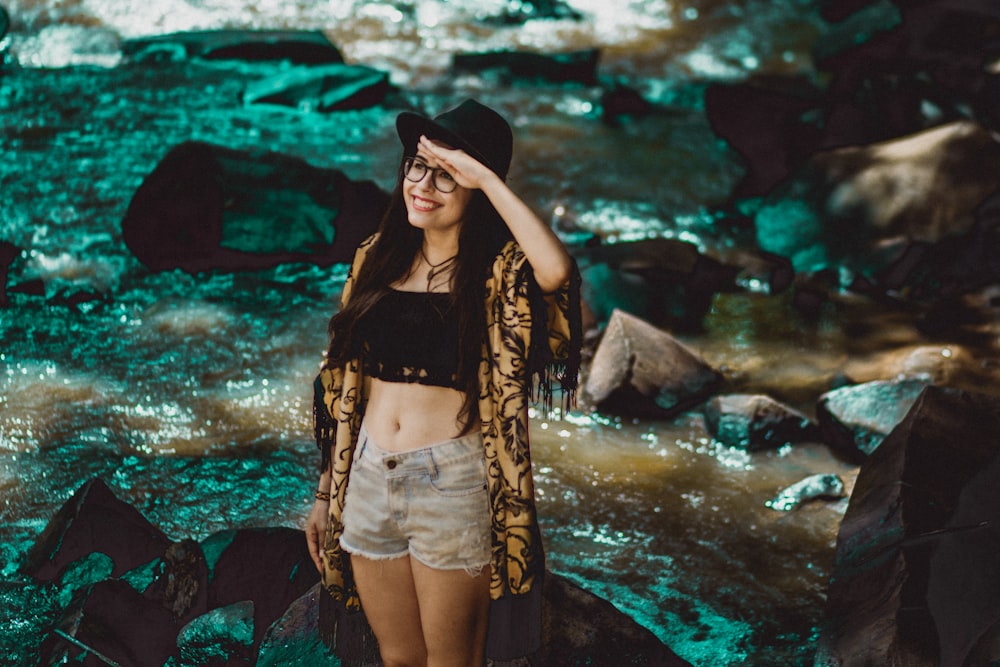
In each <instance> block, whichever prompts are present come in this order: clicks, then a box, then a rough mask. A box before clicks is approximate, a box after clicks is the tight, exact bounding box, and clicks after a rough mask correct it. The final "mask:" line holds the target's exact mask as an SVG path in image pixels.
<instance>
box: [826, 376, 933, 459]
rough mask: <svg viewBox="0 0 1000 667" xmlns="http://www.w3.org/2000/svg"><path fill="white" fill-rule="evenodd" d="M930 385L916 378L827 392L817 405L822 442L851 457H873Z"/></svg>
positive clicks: (876, 382) (854, 386)
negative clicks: (873, 453)
mask: <svg viewBox="0 0 1000 667" xmlns="http://www.w3.org/2000/svg"><path fill="white" fill-rule="evenodd" d="M928 384H929V382H928V380H926V379H917V378H910V379H902V380H877V381H874V382H865V383H863V384H856V385H852V386H848V387H840V388H838V389H833V390H831V391H828V392H826V393H825V394H823V395H822V396H820V398H819V402H818V403H817V405H816V419H817V421H818V423H819V428H820V431H821V432H822V434H823V441H824V442H826V443H827V444H828V445H830V447H831V448H833V449H835V450H836V451H838V452H840V453H841V454H843V455H844V456H846V457H847V458H848V459H850V460H854V461H860V460H863V459H864V458H865V457H868V456H871V454H872V452H874V451H875V450H876V449H877V448H878V446H879V445H880V444H882V441H883V440H884V439H885V437H886V436H887V435H889V433H890V432H891V431H892V430H893V429H894V428H896V426H897V425H899V423H900V422H901V421H903V418H904V417H905V416H906V413H907V412H909V410H910V408H911V407H912V406H913V404H914V403H915V402H916V400H917V397H918V396H919V395H920V393H921V392H922V391H923V390H924V388H925V387H926V386H927V385H928Z"/></svg>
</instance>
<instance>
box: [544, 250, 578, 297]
mask: <svg viewBox="0 0 1000 667" xmlns="http://www.w3.org/2000/svg"><path fill="white" fill-rule="evenodd" d="M534 271H535V282H537V283H538V286H539V287H540V288H541V290H542V292H544V293H546V294H548V293H550V292H555V291H556V290H558V289H559V288H560V287H562V286H563V285H565V284H566V281H567V280H569V277H570V274H571V273H572V271H573V260H571V259H570V258H569V256H568V255H567V256H564V257H562V258H560V259H559V260H557V261H553V262H549V263H548V265H547V266H544V267H535V269H534Z"/></svg>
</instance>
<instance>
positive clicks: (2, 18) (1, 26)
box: [0, 7, 10, 40]
mask: <svg viewBox="0 0 1000 667" xmlns="http://www.w3.org/2000/svg"><path fill="white" fill-rule="evenodd" d="M9 28H10V15H9V14H7V10H6V9H4V8H3V7H0V40H3V38H4V37H5V36H6V35H7V30H8V29H9Z"/></svg>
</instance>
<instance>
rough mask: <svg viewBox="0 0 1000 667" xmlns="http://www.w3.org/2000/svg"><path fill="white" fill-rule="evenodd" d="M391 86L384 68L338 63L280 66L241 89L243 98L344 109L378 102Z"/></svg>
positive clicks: (306, 107)
mask: <svg viewBox="0 0 1000 667" xmlns="http://www.w3.org/2000/svg"><path fill="white" fill-rule="evenodd" d="M390 89H391V86H390V85H389V74H388V73H387V72H383V71H381V70H377V69H374V68H372V67H366V66H364V65H345V64H343V63H338V64H333V65H324V66H322V67H312V66H310V67H295V68H292V69H288V70H283V71H282V72H281V73H280V74H275V75H273V76H269V77H267V78H265V79H262V80H260V81H256V82H254V83H251V84H249V85H248V86H247V87H246V90H245V91H244V92H243V101H244V103H246V104H277V105H281V106H286V107H292V108H294V109H298V110H300V111H347V110H350V109H365V108H367V107H372V106H375V105H377V104H379V103H380V102H382V101H383V100H384V99H385V96H386V95H387V94H388V93H389V91H390Z"/></svg>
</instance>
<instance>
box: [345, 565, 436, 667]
mask: <svg viewBox="0 0 1000 667" xmlns="http://www.w3.org/2000/svg"><path fill="white" fill-rule="evenodd" d="M411 560H412V559H411V558H410V557H409V556H403V557H402V558H391V559H388V560H372V559H370V558H362V557H360V556H351V569H352V570H353V571H354V581H355V583H356V584H357V586H358V595H360V596H361V606H362V607H363V608H364V610H365V616H366V617H367V619H368V624H369V625H371V626H372V631H373V632H374V633H375V637H376V638H377V639H378V646H379V652H380V653H381V654H382V662H383V663H384V665H385V667H425V666H426V665H427V648H426V647H425V645H424V635H423V631H422V629H421V624H420V605H419V604H418V601H417V592H416V588H415V586H414V583H413V572H412V570H411V566H410V562H411Z"/></svg>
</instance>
